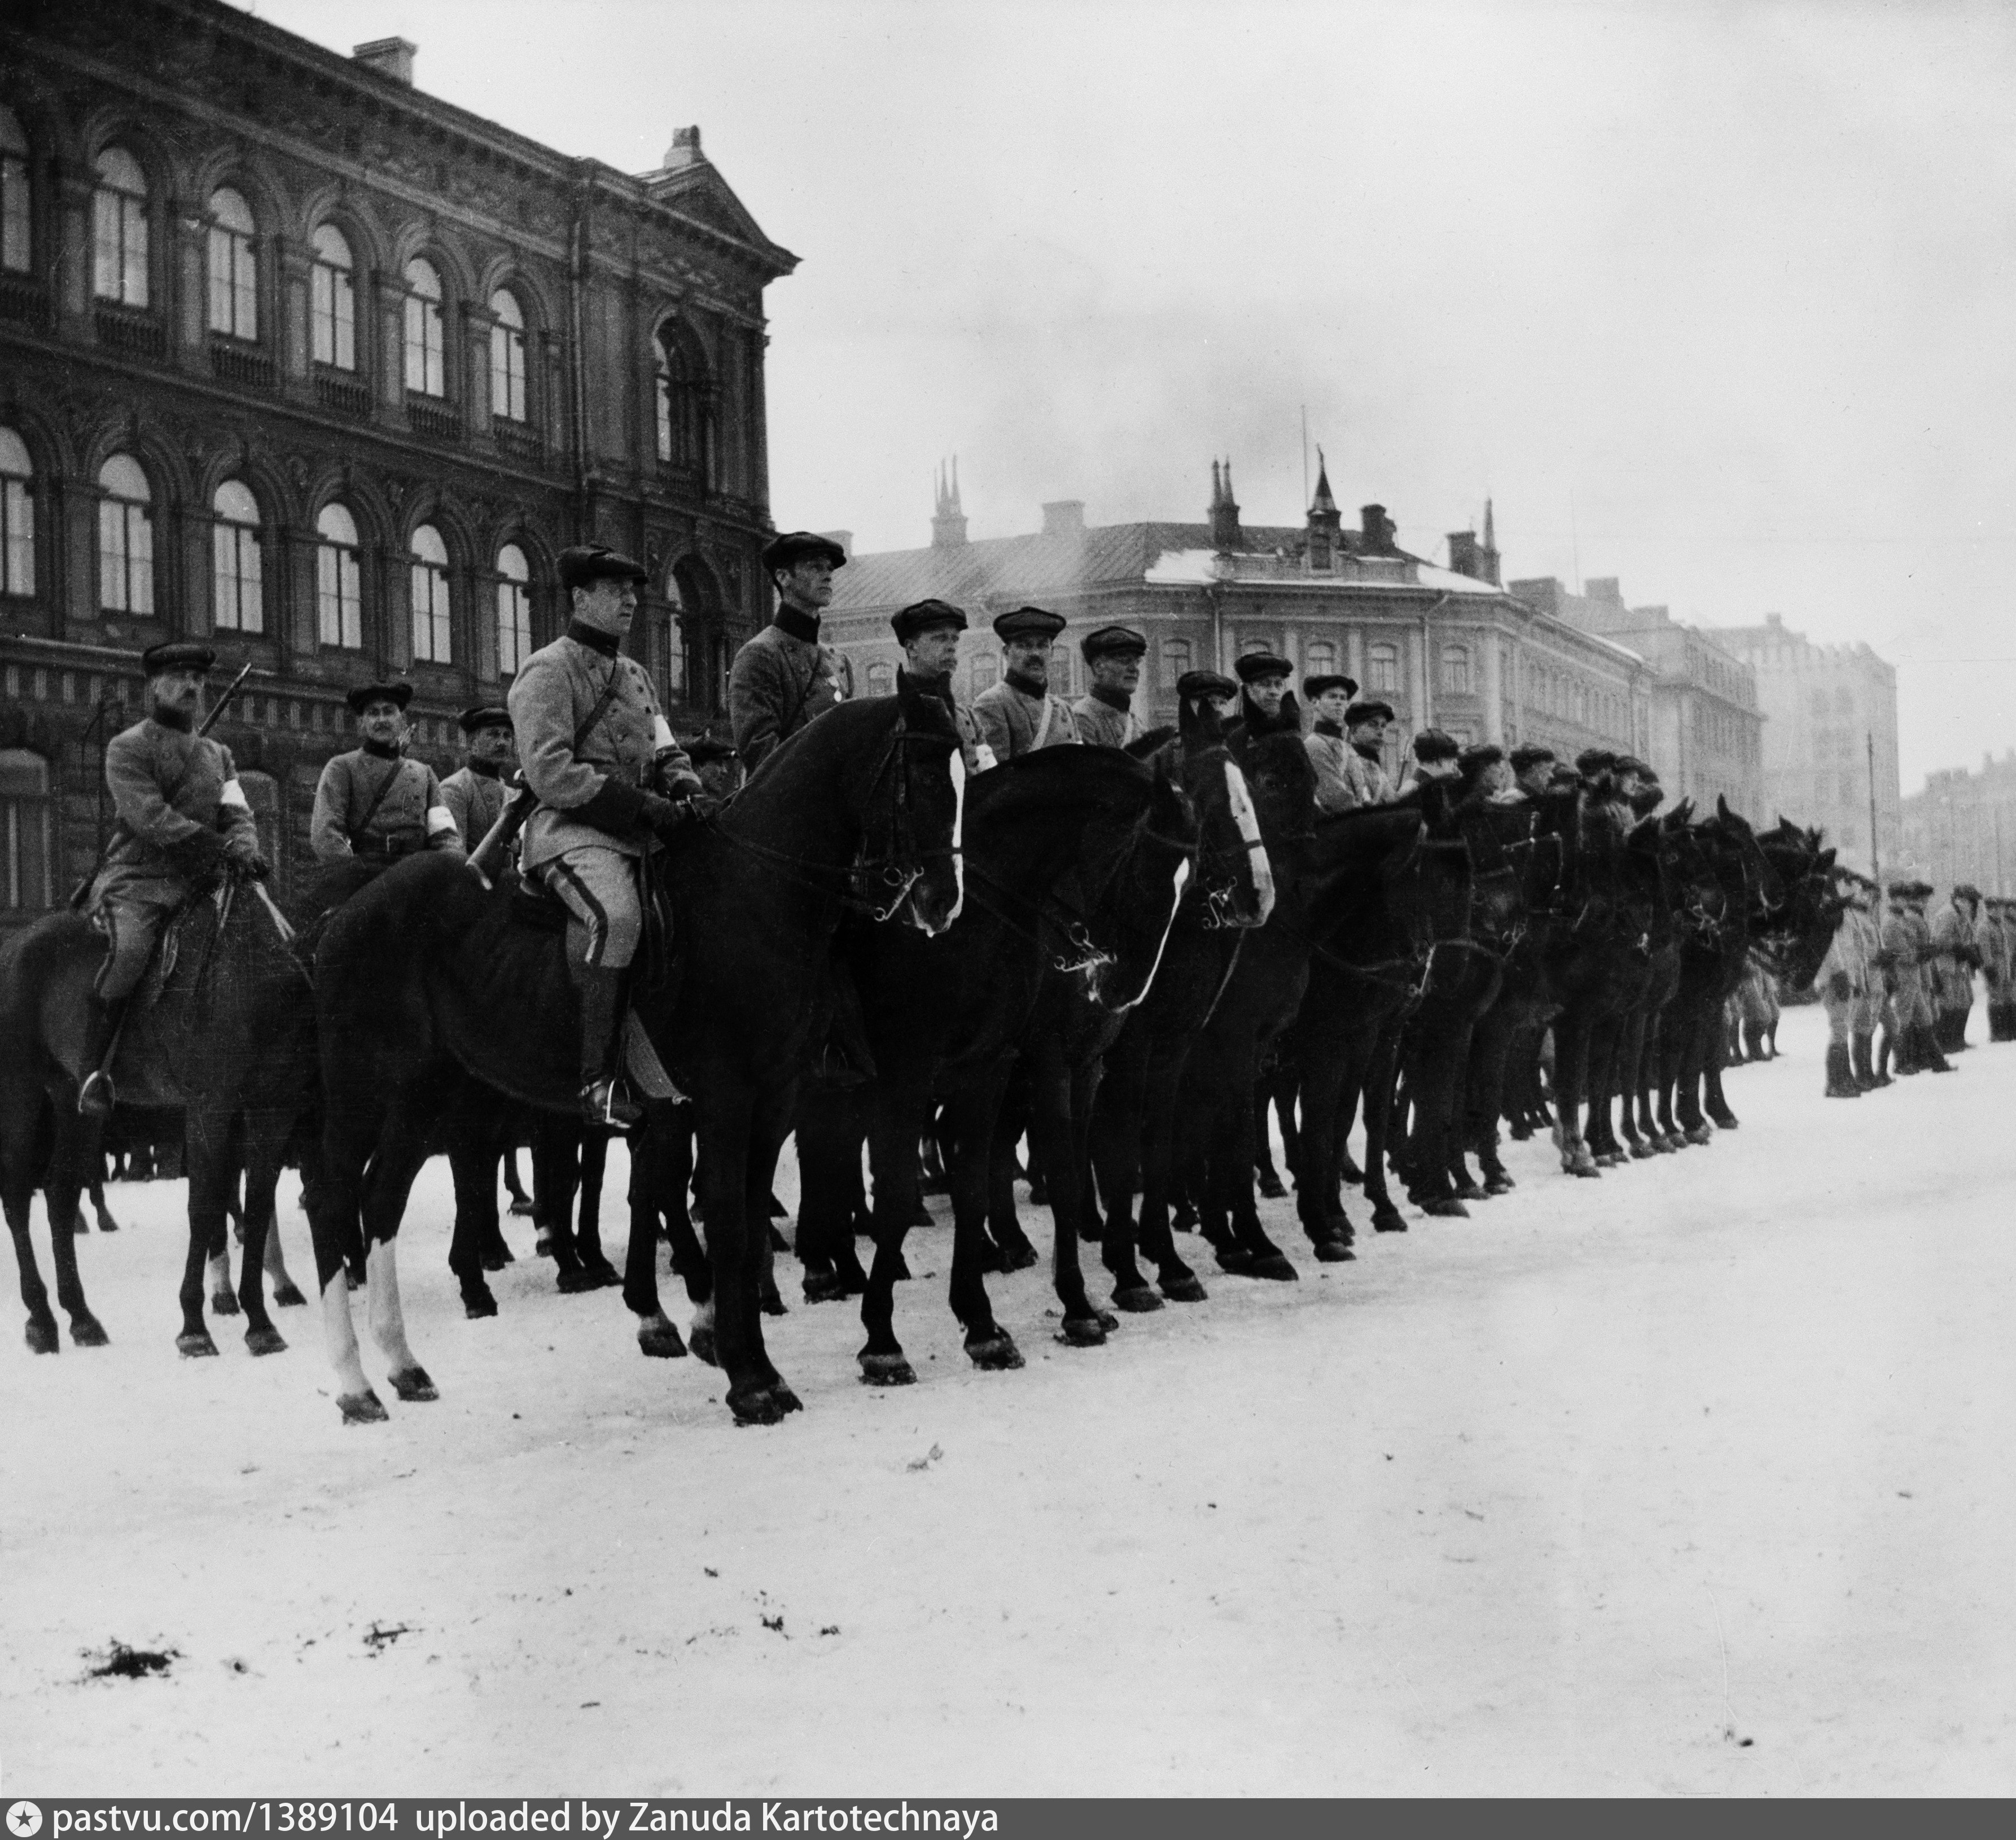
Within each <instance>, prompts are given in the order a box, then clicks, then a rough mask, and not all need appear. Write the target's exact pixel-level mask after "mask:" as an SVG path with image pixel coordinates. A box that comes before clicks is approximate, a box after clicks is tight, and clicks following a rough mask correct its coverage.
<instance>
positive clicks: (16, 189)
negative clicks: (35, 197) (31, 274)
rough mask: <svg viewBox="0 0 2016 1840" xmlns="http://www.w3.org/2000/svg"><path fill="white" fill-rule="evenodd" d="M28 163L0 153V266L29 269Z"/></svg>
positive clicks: (19, 270)
mask: <svg viewBox="0 0 2016 1840" xmlns="http://www.w3.org/2000/svg"><path fill="white" fill-rule="evenodd" d="M0 268H11V269H13V271H14V272H15V273H16V274H17V275H25V274H27V272H28V268H29V257H28V163H27V160H20V159H16V157H14V155H13V154H12V153H7V154H4V155H0Z"/></svg>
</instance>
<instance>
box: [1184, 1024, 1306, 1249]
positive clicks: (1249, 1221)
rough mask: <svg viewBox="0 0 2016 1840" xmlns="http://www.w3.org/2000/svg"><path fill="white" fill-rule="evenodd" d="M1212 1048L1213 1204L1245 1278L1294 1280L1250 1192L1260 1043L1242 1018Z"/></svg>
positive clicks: (1222, 1032) (1224, 1030) (1208, 1046)
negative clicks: (1215, 1072) (1215, 1068)
mask: <svg viewBox="0 0 2016 1840" xmlns="http://www.w3.org/2000/svg"><path fill="white" fill-rule="evenodd" d="M1214 1049H1215V1050H1216V1052H1217V1053H1218V1055H1219V1078H1218V1080H1217V1082H1216V1084H1217V1087H1218V1096H1219V1106H1218V1114H1217V1117H1216V1119H1215V1129H1214V1130H1213V1131H1212V1132H1211V1136H1210V1140H1209V1142H1210V1146H1211V1151H1210V1154H1211V1172H1210V1176H1209V1178H1208V1180H1209V1182H1210V1184H1211V1193H1212V1197H1213V1204H1214V1206H1215V1207H1216V1208H1219V1209H1220V1210H1222V1215H1223V1218H1224V1219H1225V1220H1226V1222H1227V1223H1228V1224H1229V1227H1230V1229H1231V1233H1232V1238H1233V1246H1234V1248H1236V1250H1237V1251H1238V1252H1239V1253H1240V1255H1242V1256H1241V1261H1240V1265H1239V1266H1238V1269H1240V1271H1241V1272H1242V1273H1244V1275H1245V1276H1248V1277H1255V1278H1274V1279H1283V1280H1294V1279H1295V1278H1296V1277H1298V1276H1300V1274H1299V1273H1298V1272H1297V1271H1296V1269H1295V1268H1294V1266H1293V1265H1292V1264H1291V1262H1289V1259H1288V1258H1287V1255H1286V1254H1285V1253H1284V1252H1283V1251H1282V1250H1281V1248H1280V1247H1279V1246H1277V1245H1276V1244H1274V1242H1273V1240H1271V1239H1269V1237H1267V1234H1266V1232H1265V1229H1263V1228H1262V1226H1261V1225H1260V1210H1259V1208H1258V1204H1257V1203H1256V1201H1255V1197H1254V1192H1253V1186H1254V1168H1253V1138H1254V1132H1255V1130H1256V1129H1258V1124H1257V1122H1256V1120H1255V1115H1254V1114H1255V1105H1254V1097H1255V1093H1257V1092H1258V1090H1259V1078H1258V1065H1259V1060H1260V1043H1259V1042H1258V1039H1256V1037H1255V1032H1254V1030H1253V1028H1251V1026H1249V1025H1247V1024H1244V1021H1243V1019H1242V1020H1241V1021H1238V1022H1236V1023H1235V1024H1234V1026H1233V1027H1231V1028H1226V1029H1223V1030H1222V1031H1220V1032H1219V1039H1218V1040H1217V1041H1216V1042H1209V1043H1208V1044H1207V1048H1206V1051H1207V1052H1211V1051H1212V1050H1214ZM1219 1262H1220V1263H1221V1264H1222V1263H1223V1262H1224V1261H1223V1259H1222V1258H1221V1259H1220V1261H1219Z"/></svg>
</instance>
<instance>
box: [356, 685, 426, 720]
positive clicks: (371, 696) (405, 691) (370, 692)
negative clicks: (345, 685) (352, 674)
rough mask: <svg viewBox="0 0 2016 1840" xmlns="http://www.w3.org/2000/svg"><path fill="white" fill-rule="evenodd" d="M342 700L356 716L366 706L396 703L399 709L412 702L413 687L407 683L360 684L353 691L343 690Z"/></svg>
mask: <svg viewBox="0 0 2016 1840" xmlns="http://www.w3.org/2000/svg"><path fill="white" fill-rule="evenodd" d="M343 700H344V702H346V703H347V704H349V705H350V707H351V708H352V709H353V710H355V711H356V712H357V714H358V715H362V714H363V713H364V711H365V705H366V704H372V703H396V704H398V705H399V707H400V708H401V709H404V708H405V707H406V705H407V704H409V703H410V702H412V700H413V686H412V685H411V684H409V683H361V684H359V685H358V686H357V687H356V688H355V690H345V691H344V693H343Z"/></svg>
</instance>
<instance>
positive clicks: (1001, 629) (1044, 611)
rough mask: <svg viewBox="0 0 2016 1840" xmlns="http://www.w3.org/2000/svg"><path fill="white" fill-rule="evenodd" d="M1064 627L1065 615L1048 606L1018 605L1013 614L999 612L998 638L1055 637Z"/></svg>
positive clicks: (996, 623)
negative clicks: (1055, 612)
mask: <svg viewBox="0 0 2016 1840" xmlns="http://www.w3.org/2000/svg"><path fill="white" fill-rule="evenodd" d="M1063 631H1064V616H1063V614H1053V613H1052V612H1051V611H1050V610H1049V608H1048V607H1017V608H1016V610H1014V612H1013V613H1012V614H996V615H995V618H994V632H995V637H996V638H997V639H1055V638H1056V637H1057V635H1058V634H1059V633H1060V632H1063Z"/></svg>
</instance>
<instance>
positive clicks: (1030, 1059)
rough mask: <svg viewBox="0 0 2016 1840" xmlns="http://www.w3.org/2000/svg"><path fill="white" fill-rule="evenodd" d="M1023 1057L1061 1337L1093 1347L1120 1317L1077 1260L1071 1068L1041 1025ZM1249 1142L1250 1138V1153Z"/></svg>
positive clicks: (1051, 1032) (1053, 1037) (1078, 1200)
mask: <svg viewBox="0 0 2016 1840" xmlns="http://www.w3.org/2000/svg"><path fill="white" fill-rule="evenodd" d="M1031 1034H1032V1036H1033V1039H1031V1042H1030V1043H1029V1045H1028V1050H1027V1052H1026V1054H1025V1057H1024V1064H1025V1065H1026V1066H1027V1068H1028V1079H1029V1130H1030V1138H1029V1148H1030V1150H1031V1152H1032V1153H1033V1154H1034V1155H1035V1159H1036V1162H1037V1166H1038V1167H1039V1168H1041V1169H1042V1172H1043V1179H1044V1184H1045V1186H1046V1188H1047V1190H1048V1191H1049V1208H1050V1222H1051V1234H1050V1273H1051V1278H1052V1281H1053V1285H1054V1287H1055V1288H1056V1291H1057V1301H1058V1302H1059V1303H1060V1304H1061V1305H1063V1306H1064V1329H1063V1333H1062V1337H1061V1339H1062V1340H1063V1341H1064V1342H1065V1343H1067V1345H1070V1346H1071V1347H1074V1348H1095V1347H1096V1346H1097V1345H1099V1344H1100V1343H1101V1342H1103V1341H1105V1339H1106V1334H1107V1330H1109V1329H1114V1328H1118V1327H1119V1321H1120V1320H1119V1318H1118V1317H1117V1316H1112V1315H1111V1314H1109V1313H1108V1312H1105V1311H1103V1310H1100V1309H1096V1308H1095V1307H1094V1306H1093V1302H1092V1299H1091V1298H1090V1297H1089V1295H1088V1294H1086V1291H1085V1271H1084V1268H1083V1267H1082V1265H1081V1264H1080V1263H1079V1260H1078V1210H1079V1208H1080V1207H1081V1205H1082V1193H1081V1189H1082V1183H1081V1182H1080V1179H1079V1175H1078V1158H1077V1155H1076V1154H1075V1147H1074V1144H1073V1143H1072V1133H1071V1084H1072V1071H1073V1070H1072V1068H1071V1065H1070V1064H1069V1063H1068V1061H1067V1060H1066V1058H1065V1056H1064V1044H1063V1043H1062V1042H1060V1040H1058V1039H1057V1035H1056V1032H1055V1031H1054V1030H1053V1029H1050V1028H1044V1027H1043V1026H1042V1024H1041V1023H1040V1022H1039V1024H1037V1026H1036V1027H1035V1029H1033V1030H1032V1031H1031ZM1250 1143H1251V1140H1249V1149H1250Z"/></svg>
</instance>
